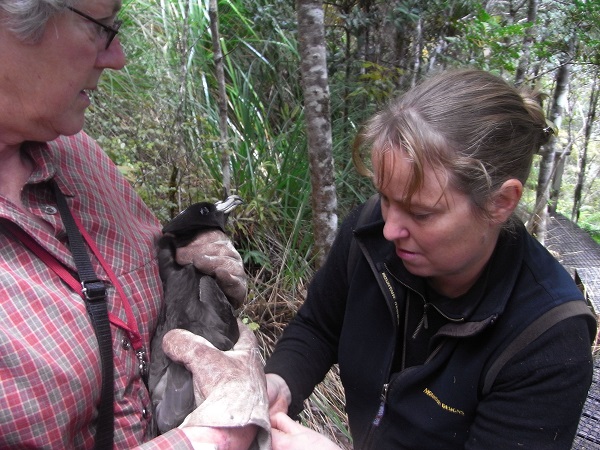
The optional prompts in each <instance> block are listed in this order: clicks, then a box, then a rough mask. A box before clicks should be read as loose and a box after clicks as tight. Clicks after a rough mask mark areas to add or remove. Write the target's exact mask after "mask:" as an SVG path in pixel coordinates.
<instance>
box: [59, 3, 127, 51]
mask: <svg viewBox="0 0 600 450" xmlns="http://www.w3.org/2000/svg"><path fill="white" fill-rule="evenodd" d="M67 9H70V10H71V11H73V12H74V13H75V14H78V15H80V16H81V17H83V18H84V19H87V20H89V21H90V22H93V23H95V24H96V25H98V26H99V27H100V28H101V29H102V31H103V32H104V33H105V34H106V47H105V48H104V49H105V50H107V49H108V47H110V44H111V42H112V41H113V39H114V38H115V36H116V35H117V33H118V32H119V28H121V25H122V24H123V21H122V20H115V22H114V23H113V25H112V27H110V26H108V25H104V24H103V23H101V22H98V21H97V20H96V19H94V18H93V17H90V16H88V15H87V14H85V13H82V12H81V11H79V10H78V9H75V8H71V7H70V6H67Z"/></svg>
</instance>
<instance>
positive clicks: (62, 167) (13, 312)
mask: <svg viewBox="0 0 600 450" xmlns="http://www.w3.org/2000/svg"><path fill="white" fill-rule="evenodd" d="M26 151H27V152H28V153H29V155H30V157H31V158H32V160H33V161H34V164H35V169H34V171H33V173H32V174H31V177H30V179H29V181H28V183H27V185H26V186H25V187H24V189H23V191H22V194H21V198H22V201H23V203H24V204H25V206H26V208H27V209H28V210H29V211H30V212H31V213H33V214H34V215H36V216H38V217H39V218H41V219H43V221H45V222H46V223H45V224H41V223H40V222H39V221H36V220H33V219H31V218H30V217H28V216H27V215H25V214H23V213H22V212H21V211H20V210H19V209H18V208H16V207H15V205H14V204H12V203H11V202H10V201H8V200H7V199H5V198H3V197H1V196H0V217H2V218H6V219H9V220H10V221H12V222H14V223H15V224H17V225H18V226H19V227H21V228H22V229H23V230H25V231H26V232H27V233H28V234H29V235H30V236H31V237H33V238H34V239H35V240H36V241H37V242H38V243H39V244H40V245H42V246H43V247H44V248H45V249H46V250H47V251H48V252H49V253H50V254H52V255H53V256H54V257H56V259H57V260H58V261H60V262H61V263H62V264H64V265H65V266H66V267H68V268H70V269H72V270H74V271H75V266H74V263H73V258H72V256H71V253H70V251H69V250H68V249H67V247H66V245H65V244H66V233H65V229H64V227H63V224H62V221H61V218H60V214H59V213H57V210H56V201H55V199H54V195H53V193H52V189H51V187H50V186H49V184H48V183H46V181H48V180H50V179H54V180H56V181H57V183H58V185H59V187H60V189H61V191H62V192H63V193H64V194H65V196H66V198H67V202H68V204H69V207H70V208H71V211H72V213H73V215H75V216H77V217H78V218H79V219H80V220H81V221H82V223H83V226H84V227H85V229H86V230H87V231H88V233H89V234H90V235H91V237H92V239H93V240H94V241H95V243H96V245H97V247H98V249H99V251H100V253H101V254H102V255H103V256H104V259H105V260H106V261H107V263H108V264H109V266H110V267H111V268H112V270H113V271H114V273H115V274H116V276H117V278H118V279H119V280H120V282H121V284H122V286H123V288H124V290H125V293H126V295H127V298H128V301H129V303H130V305H131V308H132V309H133V313H134V315H135V317H136V320H137V326H138V327H139V331H140V333H141V336H142V340H143V342H144V345H145V346H146V348H149V346H150V339H151V336H152V333H153V332H154V328H155V326H156V320H157V316H158V311H159V308H160V304H161V298H162V286H161V283H160V278H159V275H158V267H157V264H156V252H155V249H154V242H155V239H156V237H157V236H158V235H159V233H160V225H159V223H158V221H157V220H156V218H155V217H154V216H153V215H152V213H151V212H150V210H149V209H148V208H147V207H146V206H145V205H144V203H143V202H142V200H141V199H140V198H139V197H138V196H137V194H136V193H135V191H134V190H133V189H132V188H131V186H130V185H129V183H128V182H127V181H126V180H125V179H124V178H123V176H121V174H120V173H119V172H118V170H117V168H116V167H115V166H114V165H113V163H112V162H111V161H110V159H109V158H108V157H107V156H106V155H105V154H104V152H103V151H102V150H101V149H100V148H99V147H98V146H97V144H96V143H95V142H94V141H93V140H92V139H90V138H89V137H88V136H87V135H85V134H84V133H80V134H78V135H76V136H73V137H68V138H67V137H63V138H59V139H57V140H56V141H53V142H50V143H48V144H47V145H45V144H40V145H30V146H29V148H28V149H27V150H26ZM0 252H1V257H0V448H6V447H27V448H54V449H71V448H77V449H87V448H92V446H93V442H94V431H95V419H96V416H97V405H98V402H99V398H100V388H101V371H100V359H99V350H98V343H97V340H96V336H95V334H94V329H93V327H92V325H91V323H90V319H89V316H88V314H87V312H86V309H85V305H84V302H83V300H82V298H81V296H80V293H78V292H75V291H73V290H71V289H70V288H69V287H68V285H67V284H66V283H65V282H63V281H62V280H61V279H60V278H59V277H58V276H57V275H56V274H55V273H54V272H53V271H52V270H50V269H49V268H48V267H47V266H46V265H45V264H44V263H43V262H42V261H41V260H40V259H39V258H37V257H36V256H35V255H34V254H33V253H32V252H31V251H29V250H28V249H27V248H26V247H25V246H24V245H23V244H22V243H21V242H20V241H18V240H16V239H15V238H14V237H12V235H9V234H7V233H6V232H5V230H3V229H2V228H1V227H0ZM91 259H92V265H93V266H94V269H95V271H96V273H97V275H98V277H99V278H101V279H103V280H108V276H107V275H106V273H105V271H104V270H103V269H102V267H101V265H100V264H99V262H98V261H97V259H96V258H95V257H94V256H93V255H92V257H91ZM108 303H109V311H110V312H111V313H112V314H114V315H116V316H118V317H119V318H120V319H121V320H123V321H126V319H127V318H126V315H125V311H124V309H123V306H122V304H121V301H120V300H119V297H118V296H116V294H115V289H114V288H113V287H110V288H109V290H108ZM111 328H112V335H113V352H114V370H115V448H119V449H124V448H132V447H135V446H136V445H139V444H141V443H143V442H145V441H147V440H149V439H150V438H151V437H152V436H150V431H149V426H148V425H149V420H150V418H151V403H150V398H149V395H148V391H147V389H146V387H145V385H144V383H143V381H142V380H141V378H140V374H139V371H138V360H137V358H136V355H135V352H134V351H133V349H132V348H131V345H130V344H129V341H128V339H127V334H126V333H125V332H124V330H122V329H120V328H118V327H116V326H114V325H111ZM143 447H144V448H157V449H171V448H181V449H190V448H191V446H190V444H189V442H188V441H187V439H186V438H185V437H184V436H183V433H182V432H181V431H179V430H175V431H172V432H170V433H167V434H165V435H163V436H161V437H159V438H157V439H154V440H153V441H151V442H148V443H146V444H144V445H143Z"/></svg>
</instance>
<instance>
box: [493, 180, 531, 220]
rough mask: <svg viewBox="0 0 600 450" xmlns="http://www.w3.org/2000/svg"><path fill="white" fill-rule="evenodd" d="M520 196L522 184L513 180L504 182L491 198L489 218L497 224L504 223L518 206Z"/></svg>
mask: <svg viewBox="0 0 600 450" xmlns="http://www.w3.org/2000/svg"><path fill="white" fill-rule="evenodd" d="M521 195H523V184H522V183H521V182H520V181H519V180H517V179H515V178H511V179H510V180H506V181H505V182H504V183H503V184H502V186H500V189H498V190H497V191H496V193H495V194H494V196H493V197H492V201H491V205H490V211H489V213H490V216H491V218H492V219H493V220H495V221H497V222H498V223H504V222H506V221H507V220H508V219H509V218H510V216H511V215H512V213H513V212H514V210H515V208H516V207H517V205H518V204H519V201H520V200H521Z"/></svg>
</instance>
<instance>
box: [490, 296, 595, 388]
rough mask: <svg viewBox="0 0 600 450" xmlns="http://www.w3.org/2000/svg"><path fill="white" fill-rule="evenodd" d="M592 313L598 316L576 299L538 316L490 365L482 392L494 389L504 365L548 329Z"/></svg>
mask: <svg viewBox="0 0 600 450" xmlns="http://www.w3.org/2000/svg"><path fill="white" fill-rule="evenodd" d="M583 315H590V316H591V317H593V318H594V320H596V317H595V316H594V314H592V312H591V311H590V308H589V306H587V304H586V303H585V302H583V301H581V300H574V301H570V302H567V303H563V304H562V305H558V306H555V307H554V308H552V309H551V310H549V311H547V312H546V313H544V314H543V315H542V316H540V317H538V318H537V319H536V320H535V321H534V322H532V323H531V324H530V325H529V326H528V327H527V328H525V329H524V330H523V331H522V332H521V334H519V335H518V336H517V337H516V338H515V340H513V341H512V342H511V343H510V344H509V345H508V347H506V349H504V351H503V352H502V353H501V354H500V356H498V358H496V361H494V363H493V364H492V365H491V366H490V368H489V369H488V371H487V373H486V375H485V381H484V383H483V390H482V394H483V395H486V394H488V393H489V392H490V390H491V389H492V385H493V384H494V381H495V380H496V376H497V375H498V373H500V370H502V368H503V367H504V365H505V364H506V363H507V362H508V361H509V360H510V359H511V358H512V357H513V356H515V355H516V354H517V353H518V352H519V351H521V350H523V349H524V348H525V347H527V346H528V345H529V344H530V343H532V342H533V341H534V340H536V339H537V338H538V337H540V336H541V335H542V334H543V333H544V332H546V331H548V330H549V329H550V328H551V327H553V326H554V325H556V324H557V323H559V322H561V321H563V320H565V319H568V318H570V317H575V316H583Z"/></svg>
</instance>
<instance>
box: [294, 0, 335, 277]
mask: <svg viewBox="0 0 600 450" xmlns="http://www.w3.org/2000/svg"><path fill="white" fill-rule="evenodd" d="M296 7H297V14H298V40H299V47H300V58H301V64H300V71H301V74H302V89H303V93H304V116H305V119H306V130H307V137H308V139H307V140H308V156H309V166H310V179H311V188H312V195H311V202H312V210H313V232H314V236H315V253H316V255H315V256H316V262H317V265H318V266H320V265H321V264H322V263H323V262H324V261H325V258H326V256H327V253H328V252H329V249H330V248H331V244H332V243H333V239H334V237H335V234H336V232H337V212H336V210H337V195H336V189H335V180H334V166H333V152H332V142H331V117H330V105H329V81H328V77H327V56H326V47H325V25H324V19H323V2H322V1H321V0H297V3H296Z"/></svg>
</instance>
